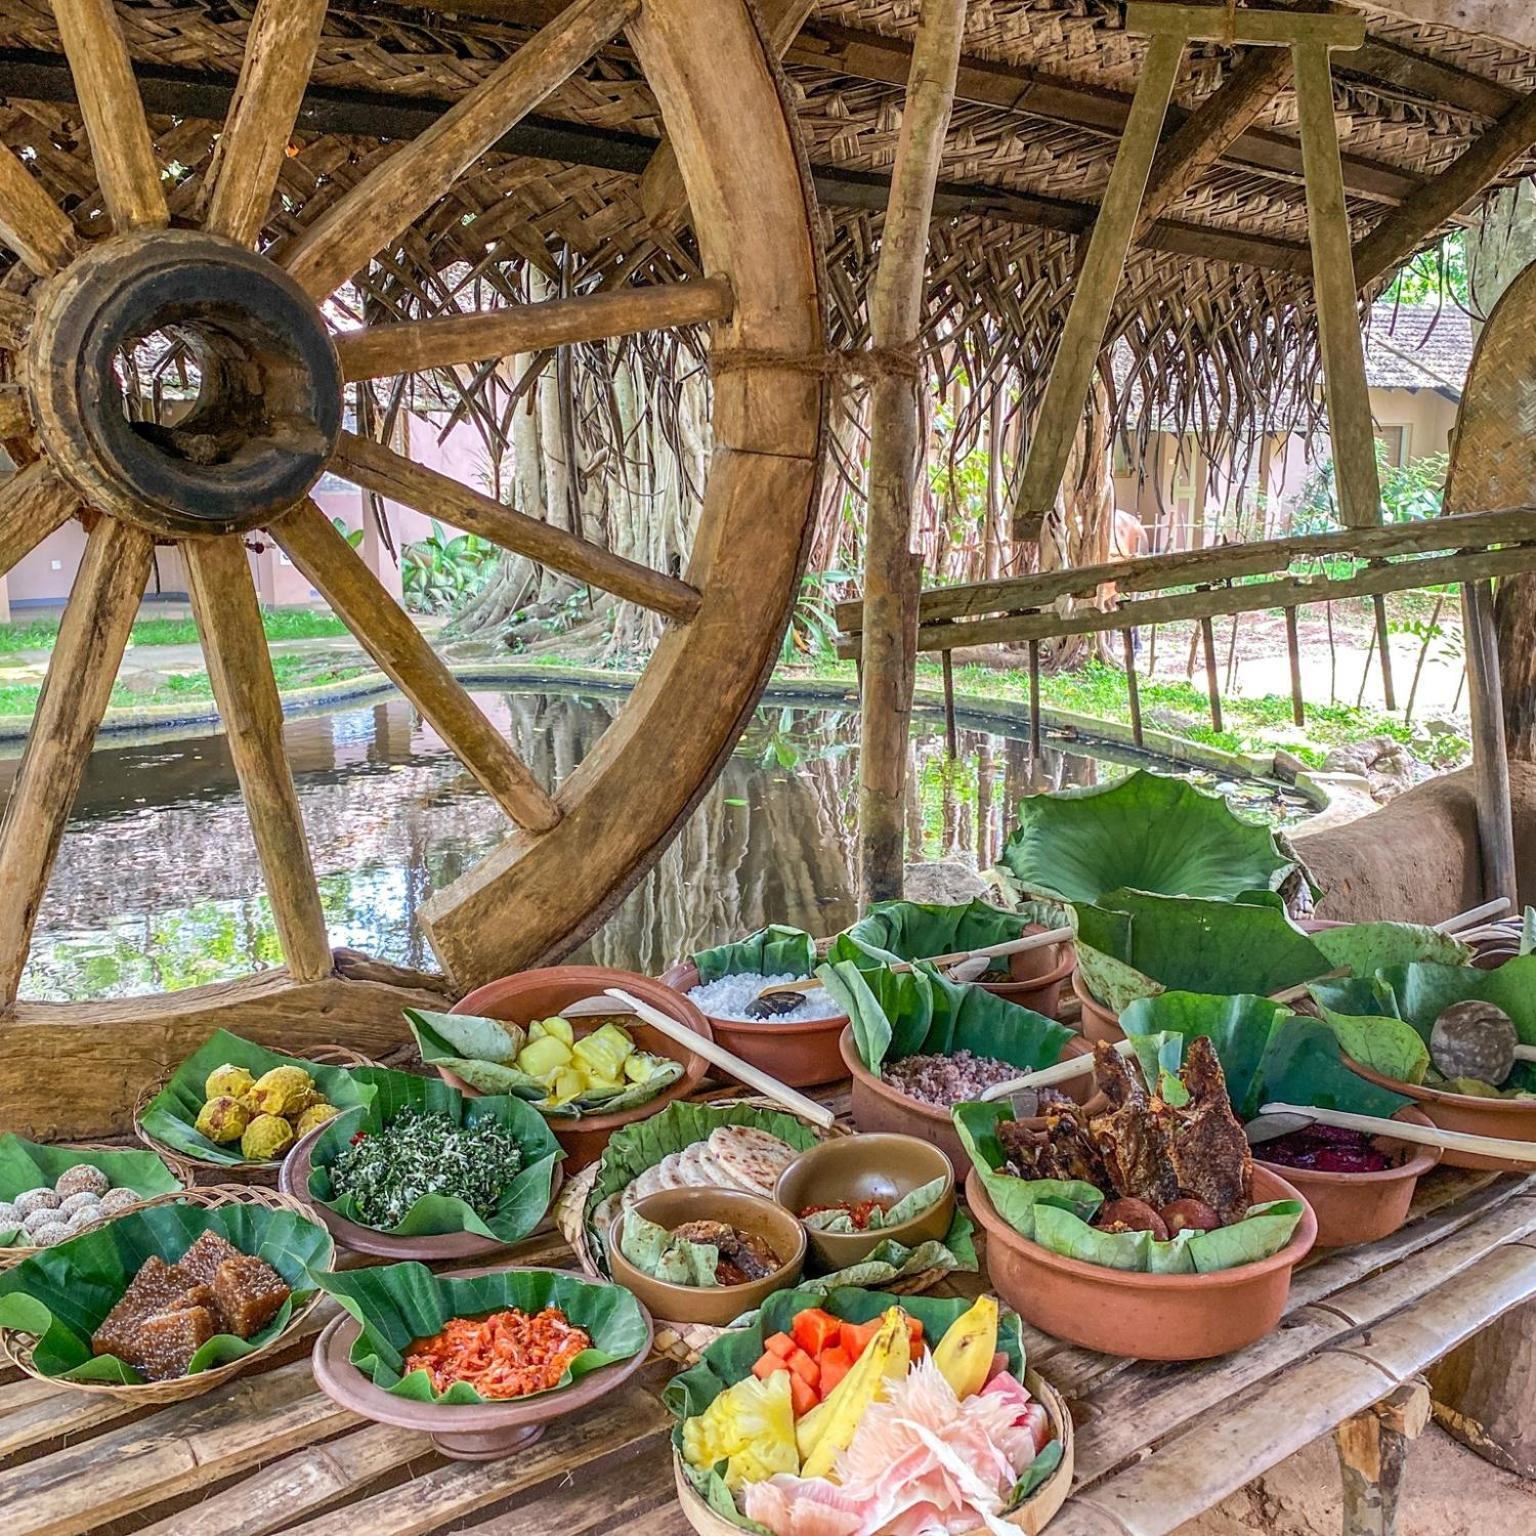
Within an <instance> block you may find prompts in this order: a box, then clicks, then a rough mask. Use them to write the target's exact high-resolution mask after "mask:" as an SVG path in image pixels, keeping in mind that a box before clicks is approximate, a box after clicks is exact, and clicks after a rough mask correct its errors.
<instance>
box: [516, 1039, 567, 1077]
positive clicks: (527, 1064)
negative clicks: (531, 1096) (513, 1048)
mask: <svg viewBox="0 0 1536 1536" xmlns="http://www.w3.org/2000/svg"><path fill="white" fill-rule="evenodd" d="M570 1065H571V1048H570V1046H568V1045H567V1044H566V1043H565V1041H563V1040H557V1039H556V1038H555V1037H554V1036H553V1035H543V1036H541V1037H540V1038H539V1039H537V1040H530V1041H529V1042H528V1044H527V1045H525V1046H524V1047H523V1048H522V1050H520V1051H519V1052H518V1053H517V1070H518V1071H519V1072H526V1073H527V1074H528V1075H529V1077H537V1078H539V1079H540V1080H541V1081H545V1082H547V1081H548V1080H549V1079H550V1078H551V1077H553V1076H554V1074H555V1073H556V1072H559V1071H560V1070H561V1069H562V1068H564V1067H569V1066H570Z"/></svg>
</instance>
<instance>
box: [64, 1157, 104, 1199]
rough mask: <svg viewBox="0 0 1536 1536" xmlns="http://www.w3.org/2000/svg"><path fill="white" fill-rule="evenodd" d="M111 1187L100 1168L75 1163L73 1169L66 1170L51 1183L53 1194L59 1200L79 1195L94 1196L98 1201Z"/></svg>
mask: <svg viewBox="0 0 1536 1536" xmlns="http://www.w3.org/2000/svg"><path fill="white" fill-rule="evenodd" d="M111 1187H112V1181H111V1179H109V1178H108V1177H107V1176H106V1174H104V1173H103V1172H102V1171H101V1169H100V1168H93V1167H92V1166H91V1164H90V1163H76V1164H75V1166H74V1167H73V1168H66V1169H65V1170H64V1172H63V1173H61V1174H60V1175H59V1176H58V1178H56V1179H55V1180H54V1181H53V1188H54V1192H55V1193H56V1194H57V1195H58V1196H59V1198H60V1199H61V1200H67V1199H68V1198H69V1197H70V1196H71V1195H79V1194H88V1195H95V1196H96V1197H97V1198H98V1199H100V1198H101V1196H102V1195H104V1194H106V1192H107V1191H108V1190H109V1189H110V1188H111Z"/></svg>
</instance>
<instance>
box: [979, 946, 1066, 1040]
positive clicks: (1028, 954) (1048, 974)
mask: <svg viewBox="0 0 1536 1536" xmlns="http://www.w3.org/2000/svg"><path fill="white" fill-rule="evenodd" d="M1024 931H1025V933H1042V932H1044V925H1043V924H1041V923H1031V924H1030V925H1029V927H1028V928H1026V929H1025V930H1024ZM1007 960H1008V980H1007V981H988V980H985V979H983V980H982V981H981V982H980V984H979V985H980V986H981V987H982V988H983V990H985V991H987V992H991V993H992V994H993V995H994V996H996V997H1005V998H1007V999H1008V1001H1009V1002H1010V1003H1017V1004H1018V1005H1019V1006H1020V1007H1021V1008H1032V1009H1034V1011H1035V1012H1036V1013H1043V1014H1044V1015H1045V1016H1046V1017H1047V1018H1051V1019H1054V1018H1055V1017H1056V1010H1057V1009H1058V1008H1059V1007H1060V1006H1061V989H1062V987H1063V986H1064V985H1065V984H1066V981H1067V978H1068V977H1069V976H1070V975H1071V974H1072V972H1073V970H1074V969H1075V968H1076V966H1077V952H1076V951H1075V950H1074V949H1073V947H1072V941H1071V939H1063V940H1062V941H1061V943H1059V944H1052V945H1049V946H1048V947H1046V948H1045V949H1027V950H1025V951H1024V952H1023V953H1022V954H1017V955H1009V956H1008V957H1007Z"/></svg>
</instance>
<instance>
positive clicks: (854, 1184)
mask: <svg viewBox="0 0 1536 1536" xmlns="http://www.w3.org/2000/svg"><path fill="white" fill-rule="evenodd" d="M935 1179H943V1180H944V1188H943V1190H942V1192H941V1193H940V1195H939V1198H938V1199H937V1200H935V1201H934V1203H933V1204H932V1205H930V1206H928V1207H927V1209H926V1210H922V1211H919V1212H918V1213H917V1215H915V1216H913V1217H912V1218H911V1219H910V1220H907V1221H900V1222H897V1223H896V1225H895V1226H891V1227H876V1228H874V1230H872V1231H869V1232H819V1231H817V1230H816V1228H815V1227H806V1229H805V1235H806V1237H807V1238H808V1239H809V1241H810V1245H811V1251H812V1252H813V1253H814V1254H815V1255H816V1259H817V1262H818V1263H819V1264H820V1265H821V1267H822V1268H823V1269H824V1270H829V1271H830V1270H838V1269H846V1268H847V1267H848V1266H849V1265H850V1264H860V1263H862V1262H863V1261H864V1260H865V1259H867V1258H868V1257H869V1255H870V1253H871V1252H872V1251H873V1250H874V1249H876V1248H878V1247H879V1246H880V1244H881V1243H883V1242H885V1241H886V1239H887V1238H890V1239H893V1240H894V1241H896V1242H898V1243H900V1244H901V1245H902V1246H903V1247H905V1248H916V1247H917V1246H918V1244H920V1243H926V1242H942V1241H943V1239H944V1237H945V1236H946V1235H947V1234H948V1232H949V1226H950V1223H951V1222H952V1221H953V1220H954V1215H955V1167H954V1164H953V1163H952V1162H950V1160H949V1159H948V1158H947V1157H946V1156H945V1155H944V1153H943V1151H942V1150H941V1149H940V1148H938V1147H936V1146H934V1145H933V1144H932V1143H931V1142H928V1141H922V1140H919V1139H918V1138H917V1137H916V1136H892V1135H872V1136H843V1137H840V1138H839V1139H837V1140H836V1141H824V1142H822V1143H821V1145H820V1146H818V1147H812V1148H811V1149H810V1150H809V1151H808V1152H802V1153H801V1154H800V1156H799V1157H797V1158H796V1159H795V1160H794V1162H792V1163H791V1164H790V1165H789V1167H788V1168H786V1169H785V1170H784V1172H783V1173H781V1174H780V1175H779V1182H778V1185H777V1186H776V1187H775V1189H774V1199H776V1200H777V1201H778V1202H779V1204H780V1205H782V1206H783V1207H784V1209H785V1210H786V1211H788V1212H789V1214H790V1215H791V1216H794V1217H796V1218H797V1219H798V1217H799V1213H800V1212H801V1211H803V1210H805V1209H807V1208H808V1207H810V1206H813V1205H848V1204H857V1203H859V1202H860V1201H864V1200H883V1201H886V1202H888V1203H889V1204H891V1205H894V1204H895V1203H896V1202H897V1201H898V1200H900V1199H902V1198H904V1197H905V1196H907V1195H910V1194H911V1193H912V1191H913V1190H914V1189H921V1188H922V1187H923V1186H924V1185H925V1184H931V1183H933V1181H934V1180H935Z"/></svg>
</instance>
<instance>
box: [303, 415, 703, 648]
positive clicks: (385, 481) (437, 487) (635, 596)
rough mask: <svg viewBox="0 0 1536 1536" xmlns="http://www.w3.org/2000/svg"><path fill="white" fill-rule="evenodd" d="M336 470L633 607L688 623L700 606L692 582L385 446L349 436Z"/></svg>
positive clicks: (342, 444) (338, 452)
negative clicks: (591, 540)
mask: <svg viewBox="0 0 1536 1536" xmlns="http://www.w3.org/2000/svg"><path fill="white" fill-rule="evenodd" d="M332 468H333V469H335V471H336V472H337V473H338V474H341V475H344V476H345V477H346V478H347V479H348V480H351V481H352V482H353V483H354V484H356V485H360V486H362V488H363V489H364V490H367V491H372V492H374V493H375V494H376V495H379V496H386V497H388V498H389V499H390V500H391V501H398V502H403V503H404V504H405V505H406V506H408V507H414V508H415V509H416V510H417V511H418V512H420V513H422V514H423V515H424V516H426V517H435V518H437V519H439V520H440V521H441V522H445V523H452V524H453V526H454V527H455V528H461V529H463V530H464V532H465V533H473V534H478V535H479V536H480V537H481V538H483V539H489V540H490V541H491V543H493V544H497V545H500V546H501V548H502V549H509V550H511V551H512V552H513V553H514V554H519V555H526V556H527V557H528V558H529V559H530V560H532V561H534V562H535V563H537V564H539V565H543V566H547V567H549V568H550V569H551V570H556V571H560V572H563V573H564V574H565V575H567V576H571V577H574V578H575V579H576V580H578V581H584V582H590V583H591V584H592V585H593V586H595V587H599V588H601V589H602V590H603V591H605V592H611V593H612V594H613V595H614V596H615V597H620V598H623V599H625V600H626V601H627V602H631V603H639V604H640V606H641V607H643V608H649V609H650V610H651V611H652V612H653V613H660V614H665V615H666V616H667V617H668V618H671V619H677V620H680V621H682V622H684V623H686V622H687V621H688V620H689V619H691V618H692V617H693V616H694V614H696V613H697V612H698V609H699V592H698V589H697V588H696V587H691V586H689V585H688V583H687V582H686V581H679V580H678V579H677V578H676V577H675V576H667V575H665V574H663V573H662V572H661V571H653V570H652V569H651V568H650V567H649V566H645V565H639V564H637V563H636V562H635V561H633V560H626V559H625V558H624V557H623V556H622V555H616V554H614V553H613V552H612V551H611V550H607V549H603V548H602V547H601V546H599V545H597V544H589V543H588V542H587V541H586V540H585V539H582V538H578V537H577V536H576V535H575V534H574V533H568V532H567V531H566V530H565V529H563V528H556V527H555V526H554V525H553V524H550V523H546V522H542V521H540V520H539V519H538V518H536V517H529V516H528V515H527V514H526V513H523V512H518V511H516V510H515V509H513V508H512V507H509V506H505V505H504V504H503V503H501V502H499V501H496V500H495V499H494V498H492V497H490V496H486V495H483V494H481V493H480V492H478V491H472V490H470V488H469V487H468V486H466V485H460V484H459V482H458V481H457V480H455V479H453V478H452V477H451V476H449V475H444V474H441V473H439V472H438V471H437V470H433V469H428V468H427V467H426V466H425V465H422V464H417V463H414V462H413V461H412V460H410V459H407V458H405V457H403V456H402V455H401V454H398V453H396V452H394V450H393V449H390V448H386V447H385V446H384V445H383V444H382V443H375V442H370V441H369V440H368V439H367V438H363V437H357V436H355V435H354V434H353V433H350V432H343V433H342V435H341V441H340V442H339V443H338V444H337V447H336V458H335V460H334V461H333V464H332Z"/></svg>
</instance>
